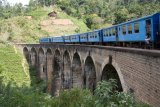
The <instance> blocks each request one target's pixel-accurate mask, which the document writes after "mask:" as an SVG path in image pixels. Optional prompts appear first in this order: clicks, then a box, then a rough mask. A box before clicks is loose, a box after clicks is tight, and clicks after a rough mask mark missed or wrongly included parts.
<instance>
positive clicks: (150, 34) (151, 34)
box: [118, 13, 159, 43]
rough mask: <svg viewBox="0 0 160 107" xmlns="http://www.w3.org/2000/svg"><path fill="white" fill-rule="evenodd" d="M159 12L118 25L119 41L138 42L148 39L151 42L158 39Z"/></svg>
mask: <svg viewBox="0 0 160 107" xmlns="http://www.w3.org/2000/svg"><path fill="white" fill-rule="evenodd" d="M158 24H159V13H156V14H153V15H150V16H146V17H143V18H139V19H136V20H133V21H128V22H125V23H121V24H119V25H118V39H119V42H139V43H141V42H142V43H145V40H146V39H150V41H151V42H152V43H154V42H156V41H159V38H158V37H157V33H158V32H159V26H158Z"/></svg>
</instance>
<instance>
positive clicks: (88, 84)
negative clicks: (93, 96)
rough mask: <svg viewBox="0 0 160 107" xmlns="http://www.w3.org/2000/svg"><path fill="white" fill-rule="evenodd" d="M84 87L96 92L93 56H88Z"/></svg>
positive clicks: (85, 66)
mask: <svg viewBox="0 0 160 107" xmlns="http://www.w3.org/2000/svg"><path fill="white" fill-rule="evenodd" d="M83 79H84V80H83V81H84V87H85V88H88V89H90V90H91V91H92V92H94V90H95V88H96V69H95V64H94V62H93V59H92V57H91V56H88V57H87V58H86V60H85V65H84V78H83Z"/></svg>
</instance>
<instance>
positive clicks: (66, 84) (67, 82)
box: [62, 51, 71, 89]
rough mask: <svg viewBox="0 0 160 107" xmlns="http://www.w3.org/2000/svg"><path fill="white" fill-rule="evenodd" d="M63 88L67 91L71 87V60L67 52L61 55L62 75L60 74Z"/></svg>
mask: <svg viewBox="0 0 160 107" xmlns="http://www.w3.org/2000/svg"><path fill="white" fill-rule="evenodd" d="M62 80H63V81H62V82H63V88H64V89H69V88H70V86H71V59H70V54H69V52H68V51H65V52H64V55H63V73H62Z"/></svg>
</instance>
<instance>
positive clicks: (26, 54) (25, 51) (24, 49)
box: [23, 47, 30, 63]
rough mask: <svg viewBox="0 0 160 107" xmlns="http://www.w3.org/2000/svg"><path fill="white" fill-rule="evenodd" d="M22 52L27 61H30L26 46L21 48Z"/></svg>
mask: <svg viewBox="0 0 160 107" xmlns="http://www.w3.org/2000/svg"><path fill="white" fill-rule="evenodd" d="M23 54H24V56H25V58H26V60H27V62H28V63H29V62H30V61H29V60H30V55H29V50H28V48H27V47H24V48H23Z"/></svg>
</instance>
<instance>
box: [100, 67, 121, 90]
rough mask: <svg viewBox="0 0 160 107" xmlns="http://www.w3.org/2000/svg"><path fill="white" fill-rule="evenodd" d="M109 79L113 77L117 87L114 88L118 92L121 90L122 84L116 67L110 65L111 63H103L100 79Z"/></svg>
mask: <svg viewBox="0 0 160 107" xmlns="http://www.w3.org/2000/svg"><path fill="white" fill-rule="evenodd" d="M109 79H115V80H116V82H117V86H118V87H117V88H116V90H117V91H119V92H122V91H123V89H122V85H121V82H120V79H119V76H118V73H117V71H116V69H115V68H114V67H113V66H112V64H107V65H105V67H104V69H103V71H102V77H101V80H109Z"/></svg>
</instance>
